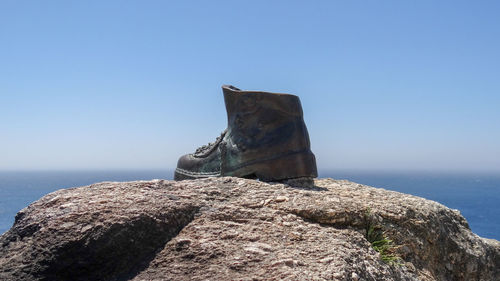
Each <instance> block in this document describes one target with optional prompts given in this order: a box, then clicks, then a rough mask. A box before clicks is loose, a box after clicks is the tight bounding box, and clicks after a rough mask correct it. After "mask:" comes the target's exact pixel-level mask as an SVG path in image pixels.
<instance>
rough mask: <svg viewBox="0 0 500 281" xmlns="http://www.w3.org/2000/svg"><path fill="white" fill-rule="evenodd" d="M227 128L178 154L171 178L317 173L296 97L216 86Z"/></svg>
mask: <svg viewBox="0 0 500 281" xmlns="http://www.w3.org/2000/svg"><path fill="white" fill-rule="evenodd" d="M222 90H223V93H224V101H225V103H226V110H227V120H228V125H227V129H226V130H225V131H224V132H223V133H222V135H221V136H220V137H218V138H217V140H216V141H215V142H214V143H210V144H208V145H205V146H202V147H200V148H198V149H197V150H196V152H194V153H192V154H187V155H184V156H182V157H181V158H180V159H179V161H178V163H177V169H176V170H175V177H174V179H175V180H184V179H196V178H204V177H220V176H234V177H244V178H258V179H260V180H262V181H281V180H287V179H296V178H311V179H312V178H315V177H317V170H316V159H315V157H314V154H313V153H312V152H311V149H310V147H311V145H310V142H309V134H308V133H307V128H306V125H305V123H304V119H303V115H302V106H301V104H300V100H299V98H298V97H297V96H294V95H290V94H276V93H268V92H257V91H242V90H240V89H238V88H236V87H233V86H227V85H224V86H222Z"/></svg>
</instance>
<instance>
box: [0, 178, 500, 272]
mask: <svg viewBox="0 0 500 281" xmlns="http://www.w3.org/2000/svg"><path fill="white" fill-rule="evenodd" d="M367 210H369V213H370V220H371V221H372V223H373V222H376V223H377V224H379V225H381V226H382V229H383V230H384V231H385V235H386V236H388V237H389V238H390V239H392V240H393V241H394V245H395V248H394V251H395V252H396V253H397V254H398V255H399V256H400V257H401V259H402V261H401V262H400V265H397V264H387V263H385V262H383V261H382V260H381V257H380V254H379V253H378V252H376V251H375V250H373V248H372V247H371V244H370V243H369V242H368V241H367V239H366V238H365V226H366V224H367ZM0 247H1V248H0V280H467V281H470V280H492V281H493V280H500V278H499V276H500V243H499V242H498V241H496V240H490V239H484V238H481V237H479V236H477V235H476V234H474V233H472V232H471V231H470V229H469V226H468V224H467V222H466V220H465V219H464V218H463V217H462V216H461V215H460V213H459V212H458V211H457V210H451V209H449V208H447V207H445V206H443V205H441V204H439V203H436V202H433V201H430V200H425V199H423V198H419V197H415V196H411V195H407V194H402V193H398V192H392V191H387V190H384V189H379V188H373V187H368V186H365V185H361V184H356V183H352V182H349V181H344V180H333V179H320V180H316V182H315V186H314V187H297V186H295V187H292V186H289V185H285V184H278V183H265V182H259V181H255V180H249V179H241V178H208V179H201V180H192V181H181V182H174V181H165V180H153V181H137V182H104V183H99V184H93V185H90V186H86V187H79V188H72V189H64V190H59V191H56V192H53V193H51V194H48V195H46V196H44V197H43V198H41V199H40V200H38V201H36V202H34V203H33V204H31V205H29V206H28V207H26V208H25V209H23V210H21V211H20V212H19V213H18V214H17V216H16V220H15V223H14V226H13V227H12V228H11V229H10V230H9V231H7V232H6V233H4V234H3V235H2V236H0Z"/></svg>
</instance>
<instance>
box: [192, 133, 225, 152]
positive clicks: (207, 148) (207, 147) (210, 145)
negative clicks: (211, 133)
mask: <svg viewBox="0 0 500 281" xmlns="http://www.w3.org/2000/svg"><path fill="white" fill-rule="evenodd" d="M226 131H227V130H224V131H223V132H222V133H221V134H220V136H218V137H217V138H216V139H215V141H214V142H209V143H208V144H205V145H202V146H200V147H198V148H197V149H196V151H195V152H194V154H195V155H200V154H205V153H207V152H208V151H211V150H212V149H213V148H214V147H215V146H216V145H218V144H219V143H220V142H221V141H222V139H223V138H224V135H225V134H226Z"/></svg>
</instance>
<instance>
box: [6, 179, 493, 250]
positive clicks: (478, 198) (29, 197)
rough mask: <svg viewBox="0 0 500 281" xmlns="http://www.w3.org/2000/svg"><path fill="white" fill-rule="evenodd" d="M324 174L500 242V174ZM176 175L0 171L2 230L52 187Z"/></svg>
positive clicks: (53, 189)
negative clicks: (411, 198) (448, 215)
mask: <svg viewBox="0 0 500 281" xmlns="http://www.w3.org/2000/svg"><path fill="white" fill-rule="evenodd" d="M320 177H332V178H335V179H348V180H351V181H354V182H358V183H362V184H366V185H371V186H375V187H382V188H385V189H389V190H395V191H399V192H404V193H409V194H413V195H417V196H420V197H424V198H427V199H431V200H434V201H437V202H439V203H442V204H444V205H446V206H448V207H450V208H453V209H458V210H460V212H461V213H462V215H463V216H464V217H465V218H466V219H467V221H468V222H469V225H470V227H471V229H472V231H474V232H475V233H477V234H478V235H479V236H482V237H487V238H494V239H497V240H500V175H495V174H487V173H460V174H457V173H431V172H426V173H425V172H360V171H322V172H320ZM150 179H172V171H77V172H75V171H72V172H69V171H51V172H46V171H43V172H0V233H3V232H5V231H6V230H8V229H9V228H10V227H11V226H12V223H13V222H14V216H15V214H16V213H17V212H18V211H19V210H20V209H22V208H24V207H26V206H27V205H28V204H30V203H31V202H33V201H36V200H38V199H39V198H40V197H42V196H43V195H45V194H47V193H50V192H52V191H55V190H58V189H61V188H68V187H75V186H83V185H89V184H92V183H95V182H101V181H131V180H150Z"/></svg>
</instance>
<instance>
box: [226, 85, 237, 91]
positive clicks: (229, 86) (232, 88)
mask: <svg viewBox="0 0 500 281" xmlns="http://www.w3.org/2000/svg"><path fill="white" fill-rule="evenodd" d="M222 88H226V89H230V90H233V91H241V90H240V89H238V88H236V87H235V86H233V85H222Z"/></svg>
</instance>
